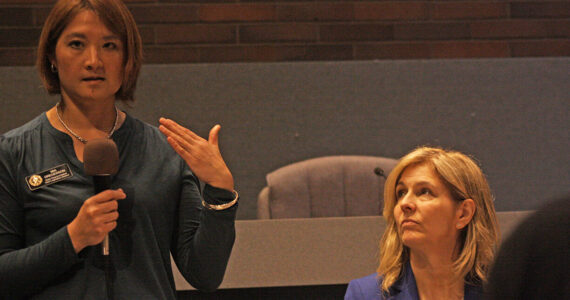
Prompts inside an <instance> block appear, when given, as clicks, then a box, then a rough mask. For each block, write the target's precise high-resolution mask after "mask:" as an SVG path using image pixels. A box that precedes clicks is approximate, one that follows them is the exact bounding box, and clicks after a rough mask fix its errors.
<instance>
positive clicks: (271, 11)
mask: <svg viewBox="0 0 570 300" xmlns="http://www.w3.org/2000/svg"><path fill="white" fill-rule="evenodd" d="M199 17H200V20H201V21H205V22H236V21H240V22H243V21H254V22H255V21H272V20H275V19H276V12H275V5H272V4H211V5H201V6H200V9H199Z"/></svg>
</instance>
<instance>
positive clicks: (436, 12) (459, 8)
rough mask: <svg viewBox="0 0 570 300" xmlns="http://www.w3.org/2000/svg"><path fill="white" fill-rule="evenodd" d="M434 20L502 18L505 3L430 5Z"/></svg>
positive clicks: (505, 11) (447, 3) (506, 6)
mask: <svg viewBox="0 0 570 300" xmlns="http://www.w3.org/2000/svg"><path fill="white" fill-rule="evenodd" d="M432 5H433V6H432V9H431V15H432V18H434V19H440V20H441V19H490V18H504V17H506V16H507V13H508V4H507V3H505V2H438V3H434V4H432Z"/></svg>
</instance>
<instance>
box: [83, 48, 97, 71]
mask: <svg viewBox="0 0 570 300" xmlns="http://www.w3.org/2000/svg"><path fill="white" fill-rule="evenodd" d="M86 55H87V57H86V58H85V68H87V69H88V70H95V69H97V68H99V67H100V66H101V58H100V57H99V49H97V47H89V48H88V49H87V51H86Z"/></svg>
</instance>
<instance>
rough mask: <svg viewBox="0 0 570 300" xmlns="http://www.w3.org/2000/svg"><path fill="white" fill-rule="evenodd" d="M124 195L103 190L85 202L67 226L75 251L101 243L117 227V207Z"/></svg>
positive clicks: (122, 192) (116, 191) (119, 191)
mask: <svg viewBox="0 0 570 300" xmlns="http://www.w3.org/2000/svg"><path fill="white" fill-rule="evenodd" d="M125 198H126V194H125V192H124V191H123V190H122V189H118V190H105V191H103V192H101V193H98V194H96V195H94V196H92V197H90V198H89V199H87V200H85V202H84V203H83V205H82V206H81V208H80V209H79V213H78V214H77V216H76V217H75V219H74V220H73V221H72V222H71V223H70V224H69V225H68V226H67V230H68V233H69V237H70V238H71V241H72V244H73V247H74V248H75V251H76V252H77V253H79V251H81V250H82V249H83V248H85V247H87V246H93V245H97V244H99V243H101V241H103V238H104V237H105V236H106V235H107V234H108V233H109V232H110V231H112V230H113V229H115V228H116V227H117V220H118V218H119V213H118V211H117V210H118V207H119V203H118V201H120V200H121V199H125Z"/></svg>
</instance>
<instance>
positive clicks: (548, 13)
mask: <svg viewBox="0 0 570 300" xmlns="http://www.w3.org/2000/svg"><path fill="white" fill-rule="evenodd" d="M510 6H511V17H513V18H560V17H570V2H568V1H556V2H543V1H535V2H514V3H511V4H510Z"/></svg>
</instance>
